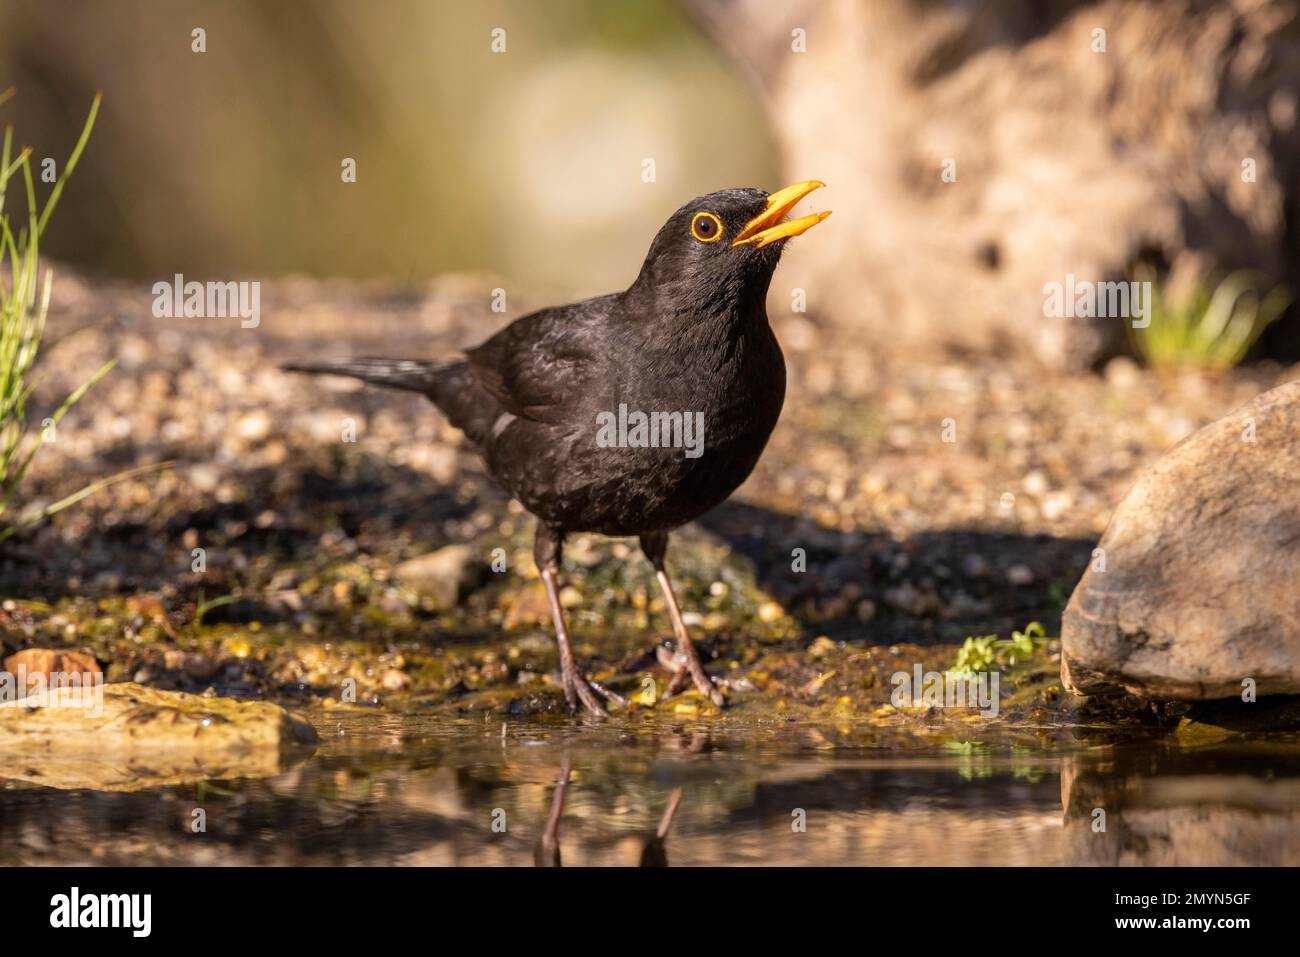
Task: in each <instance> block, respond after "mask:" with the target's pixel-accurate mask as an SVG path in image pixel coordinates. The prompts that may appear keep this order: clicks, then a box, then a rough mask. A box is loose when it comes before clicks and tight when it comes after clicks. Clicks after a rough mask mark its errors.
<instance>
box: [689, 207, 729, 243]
mask: <svg viewBox="0 0 1300 957" xmlns="http://www.w3.org/2000/svg"><path fill="white" fill-rule="evenodd" d="M691 235H692V236H694V237H695V238H696V239H698V240H699V241H700V242H702V243H716V242H717V241H718V240H719V239H721V238H722V220H720V219H718V217H717V216H714V215H713V214H712V213H696V214H695V218H694V219H692V220H691Z"/></svg>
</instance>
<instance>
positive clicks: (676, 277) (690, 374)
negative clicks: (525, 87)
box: [286, 182, 829, 715]
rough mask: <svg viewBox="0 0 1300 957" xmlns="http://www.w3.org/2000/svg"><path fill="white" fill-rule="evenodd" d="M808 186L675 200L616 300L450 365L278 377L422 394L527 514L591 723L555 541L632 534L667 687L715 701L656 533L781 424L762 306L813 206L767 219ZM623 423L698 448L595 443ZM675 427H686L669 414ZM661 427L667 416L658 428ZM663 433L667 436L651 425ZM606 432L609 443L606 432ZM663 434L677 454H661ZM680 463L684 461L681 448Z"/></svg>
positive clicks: (377, 364) (331, 366)
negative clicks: (669, 658)
mask: <svg viewBox="0 0 1300 957" xmlns="http://www.w3.org/2000/svg"><path fill="white" fill-rule="evenodd" d="M820 185H821V184H820V183H816V182H808V183H800V184H797V185H796V186H792V187H788V188H787V189H785V190H781V191H780V192H778V193H775V194H773V195H771V196H769V195H768V194H767V193H764V192H763V191H761V190H757V189H728V190H722V191H720V192H716V193H710V194H708V195H706V196H701V197H699V198H697V199H695V200H693V201H691V202H690V203H687V204H686V205H685V206H683V207H682V208H681V209H679V210H677V212H675V213H673V215H672V216H671V217H670V218H669V220H668V222H667V223H666V224H665V225H664V226H663V228H662V229H660V230H659V233H658V235H656V237H655V239H654V242H653V243H652V244H651V247H650V251H649V253H648V254H647V256H646V259H645V262H644V264H643V266H642V268H641V272H640V274H639V275H638V276H637V278H636V281H635V282H633V283H632V285H631V286H630V287H629V288H628V289H627V290H626V291H624V292H621V293H615V294H611V295H607V296H598V297H596V298H594V299H586V300H583V301H581V302H576V303H572V304H569V305H565V306H557V307H554V308H550V309H543V310H541V311H539V312H535V313H532V314H530V315H527V316H524V317H522V318H520V319H517V320H516V321H514V322H513V323H511V324H510V325H508V326H506V327H505V328H504V329H502V330H501V331H500V332H498V333H497V334H496V335H494V336H492V337H491V338H490V339H488V340H487V341H486V342H484V343H483V344H482V345H479V346H477V347H476V348H473V349H470V350H468V351H467V352H466V353H465V355H464V358H463V359H459V360H455V361H449V362H423V361H419V360H406V359H346V360H339V361H326V362H315V363H298V364H294V365H290V366H286V368H287V369H291V370H295V371H302V372H314V373H334V374H339V375H346V376H353V377H356V378H359V379H362V380H364V381H366V382H371V383H374V384H377V385H384V386H391V387H396V388H401V389H408V390H413V391H416V392H420V393H422V394H424V395H426V396H427V397H428V398H429V399H430V400H431V401H432V402H433V403H434V405H436V406H437V407H438V408H439V409H440V410H442V412H443V413H444V414H445V415H446V416H447V417H448V419H449V420H450V421H451V422H452V423H453V424H454V425H456V426H457V427H458V428H460V429H461V430H462V431H463V432H464V433H465V435H466V437H467V438H468V440H469V441H470V442H471V443H472V444H473V445H474V446H475V447H476V448H477V449H478V451H479V452H480V453H481V454H482V456H483V458H484V460H485V462H486V463H487V466H488V469H489V471H490V472H491V474H492V475H493V476H494V477H495V478H496V480H497V481H498V482H500V483H501V485H502V486H503V487H504V488H505V489H506V490H507V491H509V492H510V494H511V495H513V496H515V497H516V498H517V499H518V500H519V501H520V502H521V503H522V504H523V505H524V507H525V508H527V509H528V511H530V512H531V513H532V514H534V515H535V516H537V519H538V527H537V538H536V545H535V555H536V559H537V564H538V568H539V569H540V570H541V573H542V578H543V581H544V582H545V584H546V587H547V592H548V595H549V596H550V599H551V608H552V614H553V617H554V619H555V625H556V631H557V640H558V642H559V647H560V660H561V668H562V672H563V677H564V687H565V695H566V698H567V700H568V701H569V704H570V707H575V706H576V705H577V703H578V702H581V703H582V704H583V705H584V706H585V707H586V708H587V710H588V711H590V712H592V713H593V714H600V715H604V714H605V708H604V706H603V705H602V703H601V701H600V698H599V697H598V696H597V693H600V694H603V695H604V696H605V697H607V698H610V699H613V700H616V701H617V700H621V699H618V696H617V695H614V694H612V693H611V692H608V691H606V690H605V689H603V688H600V687H599V686H597V685H595V684H594V683H592V682H590V681H588V680H587V679H585V678H584V677H583V676H582V674H581V673H580V672H579V671H578V668H577V666H576V663H575V661H574V659H573V655H572V652H571V650H570V648H569V642H568V635H567V630H566V628H565V625H564V619H563V615H562V613H561V610H560V605H559V599H558V584H557V579H558V571H559V565H560V558H561V548H562V545H563V542H564V538H565V536H566V535H567V534H569V533H572V532H598V533H603V534H606V535H618V536H631V535H635V536H639V538H640V540H641V545H642V548H643V550H644V551H645V553H646V555H647V557H648V558H649V559H650V561H651V562H652V563H653V564H654V566H655V570H656V573H657V576H658V578H659V581H660V584H661V586H662V588H663V591H664V596H665V600H666V602H667V605H668V609H669V613H670V616H671V617H672V620H673V628H674V632H675V633H676V637H677V641H678V655H677V657H676V660H677V661H678V662H679V664H680V665H681V671H679V675H678V677H677V678H676V679H675V680H674V682H673V686H672V688H671V690H672V691H674V692H675V691H677V690H680V689H681V687H682V686H684V684H685V681H686V680H692V681H693V682H694V684H695V685H696V687H697V688H698V689H699V690H700V691H701V693H703V694H705V695H707V696H708V697H710V698H711V699H712V700H714V701H715V702H716V703H718V704H721V703H722V701H723V699H722V695H721V693H720V692H719V690H718V688H717V686H716V685H715V683H714V682H713V680H712V679H710V677H709V676H708V675H707V674H706V673H705V671H704V668H703V666H702V665H701V663H700V660H699V656H698V654H697V653H696V651H695V649H694V646H693V645H692V644H691V641H690V638H689V636H688V635H687V632H686V628H685V626H684V625H683V623H682V620H681V614H680V611H679V610H678V607H677V603H676V600H675V598H674V596H673V593H672V588H671V585H670V583H669V581H668V577H667V573H666V571H665V568H664V552H665V550H666V547H667V542H668V533H669V532H670V531H671V530H672V529H674V528H677V527H679V526H681V525H683V524H685V523H686V522H689V521H691V520H692V519H694V518H697V517H698V516H700V515H702V514H703V513H705V512H707V511H708V510H709V509H711V508H713V507H714V506H715V505H717V504H719V503H720V502H722V501H723V500H724V499H726V498H727V496H729V495H730V494H731V493H732V492H733V491H734V490H735V489H736V488H737V487H738V486H739V485H740V484H741V483H742V482H743V481H744V480H745V478H746V477H747V476H748V475H749V473H750V471H751V470H752V469H753V468H754V465H755V464H756V463H757V461H758V458H759V455H760V454H761V453H762V451H763V447H764V446H765V445H766V443H767V440H768V437H769V436H770V435H771V433H772V430H773V428H774V427H775V426H776V422H777V419H778V417H779V416H780V413H781V406H782V403H783V401H784V397H785V362H784V360H783V358H782V355H781V349H780V346H779V345H778V344H777V341H776V337H775V336H774V335H773V334H772V330H771V327H770V326H769V324H768V319H767V312H766V308H765V300H766V297H767V292H768V286H769V283H770V282H771V279H772V274H773V271H774V270H775V268H776V265H777V261H778V260H779V258H780V255H781V250H782V248H783V247H784V241H785V240H786V239H788V238H789V237H790V236H794V235H798V234H799V233H801V232H803V231H804V230H806V229H808V228H809V227H810V226H812V225H815V223H816V222H819V221H820V220H821V219H823V218H825V216H827V215H829V214H828V213H821V214H815V215H813V216H807V217H803V218H802V219H798V220H793V221H788V222H783V218H784V216H785V214H786V213H787V212H788V211H789V209H790V208H791V207H792V206H793V205H794V204H795V203H796V202H797V201H798V200H799V199H800V198H801V197H802V196H803V195H806V194H807V193H808V192H810V191H811V190H812V189H815V188H816V187H817V186H820ZM620 407H623V408H624V409H625V410H627V411H628V412H629V413H638V412H639V413H642V414H644V415H647V416H649V415H650V414H651V413H661V414H664V416H665V417H664V418H661V419H660V420H659V421H660V422H661V423H664V424H667V423H669V422H670V421H671V418H670V416H669V414H672V413H680V414H681V415H682V416H688V415H689V416H692V422H694V423H696V424H699V423H702V425H703V430H702V436H697V438H700V439H701V441H700V442H699V444H698V447H697V448H694V449H686V448H683V447H682V442H684V441H685V439H686V438H687V437H688V436H687V435H686V434H685V433H683V432H682V430H681V428H680V427H678V428H677V431H675V432H671V434H668V435H666V436H661V442H660V444H659V447H642V446H639V445H635V444H633V443H635V442H637V441H638V440H639V439H642V438H644V437H645V436H641V435H636V434H631V433H630V434H629V435H630V438H631V442H630V443H629V444H627V445H621V446H620V445H610V444H609V443H608V439H609V438H610V437H611V434H612V433H610V432H606V433H604V435H603V438H602V433H601V429H600V426H601V424H602V422H603V423H605V424H608V423H609V422H610V421H611V418H616V417H617V416H618V414H619V410H620ZM682 421H684V420H682ZM673 424H674V425H676V423H673ZM666 431H670V430H667V428H666ZM614 437H615V438H617V435H615V436H614ZM674 441H676V442H677V444H673V442H674ZM688 452H690V453H694V454H688Z"/></svg>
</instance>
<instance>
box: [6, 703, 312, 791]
mask: <svg viewBox="0 0 1300 957" xmlns="http://www.w3.org/2000/svg"><path fill="white" fill-rule="evenodd" d="M315 741H316V732H315V730H314V729H313V728H312V726H311V724H310V723H309V722H308V721H307V720H305V719H304V718H301V717H299V716H298V715H295V714H293V713H291V712H289V711H286V710H285V709H284V708H281V707H280V706H279V705H276V704H272V703H271V702H269V701H241V700H236V699H233V698H206V697H203V696H201V695H192V694H184V693H182V692H179V691H160V690H157V689H155V688H146V687H143V686H142V685H138V684H133V683H129V682H127V683H121V684H100V685H98V687H97V688H95V689H86V688H77V687H62V688H55V689H52V690H49V691H46V690H41V691H37V692H34V693H33V694H31V695H28V696H27V697H25V698H22V699H21V700H17V701H6V702H4V703H0V778H13V779H15V780H18V781H22V782H24V783H27V784H40V785H44V786H46V787H56V788H94V789H96V790H101V791H136V790H140V789H142V788H147V787H157V786H160V785H164V784H178V783H181V782H185V781H197V780H206V779H210V778H227V777H265V776H267V775H271V774H275V773H277V772H278V771H280V770H282V769H283V768H284V767H286V766H287V765H289V764H291V763H292V762H293V760H295V759H297V758H299V757H302V756H303V754H304V753H308V752H309V749H310V746H311V745H312V744H314V742H315Z"/></svg>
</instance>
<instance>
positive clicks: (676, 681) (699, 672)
mask: <svg viewBox="0 0 1300 957" xmlns="http://www.w3.org/2000/svg"><path fill="white" fill-rule="evenodd" d="M655 657H656V658H658V659H659V664H661V665H663V667H665V668H667V669H668V670H669V671H671V672H672V675H673V677H672V680H671V681H669V682H668V690H667V691H666V692H665V693H664V697H665V698H671V697H672V696H673V695H676V694H680V693H681V692H682V691H684V690H685V689H686V686H687V684H689V683H692V682H693V683H694V684H695V690H696V691H698V692H699V693H700V694H702V695H704V697H706V698H708V699H709V700H710V701H712V702H713V703H714V704H715V705H717V706H718V707H719V708H721V707H723V706H724V705H725V704H726V703H727V699H726V698H724V697H723V695H722V689H723V688H726V689H727V690H732V688H733V687H734V685H733V683H732V682H730V681H728V680H727V679H726V678H714V677H711V676H710V675H709V673H708V672H707V671H705V670H704V664H703V663H702V662H701V661H700V655H699V652H697V651H696V650H695V645H694V644H689V645H687V646H686V647H685V648H683V647H682V646H681V645H680V644H679V645H678V646H677V648H675V649H669V648H668V646H667V645H659V646H658V647H656V648H655Z"/></svg>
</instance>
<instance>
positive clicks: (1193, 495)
mask: <svg viewBox="0 0 1300 957" xmlns="http://www.w3.org/2000/svg"><path fill="white" fill-rule="evenodd" d="M1297 436H1300V382H1291V383H1288V384H1287V385H1284V386H1281V387H1279V388H1277V389H1273V390H1272V391H1270V392H1265V393H1264V394H1263V395H1260V396H1257V397H1256V398H1255V399H1253V400H1251V401H1250V402H1248V403H1246V404H1245V405H1244V406H1242V407H1241V408H1239V409H1237V410H1236V411H1235V412H1232V413H1231V414H1229V415H1227V416H1225V417H1224V418H1222V419H1219V420H1218V421H1216V422H1213V423H1211V424H1210V425H1208V426H1206V427H1205V428H1203V429H1201V430H1200V431H1199V432H1197V433H1195V434H1194V435H1191V436H1189V437H1188V438H1187V439H1186V440H1185V441H1183V442H1182V443H1181V444H1179V445H1177V446H1176V447H1175V448H1174V449H1173V450H1171V451H1170V452H1168V453H1166V454H1165V456H1164V457H1163V458H1161V459H1160V460H1159V461H1158V462H1156V464H1155V465H1154V466H1153V467H1152V468H1150V469H1149V470H1148V471H1147V472H1146V473H1145V474H1144V475H1142V477H1141V478H1139V480H1138V482H1137V484H1136V485H1134V486H1133V489H1132V490H1131V491H1130V492H1129V494H1128V496H1127V497H1126V498H1125V499H1124V500H1123V501H1122V502H1121V503H1120V505H1119V507H1118V508H1117V509H1116V510H1115V514H1114V516H1113V517H1112V518H1111V521H1110V525H1109V526H1108V527H1107V528H1106V532H1105V534H1104V535H1103V536H1102V539H1101V543H1100V548H1101V549H1102V552H1101V554H1100V555H1098V557H1096V558H1094V559H1093V561H1092V562H1091V563H1090V565H1089V569H1088V571H1087V572H1086V573H1085V574H1084V576H1083V579H1082V581H1080V582H1079V585H1078V587H1077V588H1075V590H1074V594H1073V596H1071V598H1070V603H1069V605H1068V606H1067V608H1066V610H1065V615H1064V621H1063V624H1062V632H1061V642H1062V656H1061V662H1062V665H1061V677H1062V679H1063V681H1064V682H1065V684H1066V686H1067V687H1069V688H1070V689H1071V690H1073V691H1076V692H1078V693H1084V694H1089V693H1095V692H1103V691H1109V690H1115V689H1117V688H1124V689H1126V690H1128V691H1130V692H1132V693H1134V694H1139V695H1143V696H1145V697H1151V698H1176V699H1183V700H1204V699H1211V698H1227V697H1234V696H1235V697H1239V696H1240V695H1241V693H1242V688H1243V684H1242V682H1243V681H1244V680H1245V679H1248V678H1249V679H1253V681H1254V683H1255V691H1256V693H1257V694H1258V695H1260V696H1263V695H1271V694H1300V586H1298V585H1297V583H1300V486H1298V485H1297V484H1296V477H1297V476H1300V442H1297ZM1103 557H1104V561H1105V565H1104V568H1105V570H1104V571H1102V570H1100V569H1101V567H1102V566H1101V564H1100V561H1101V559H1102V558H1103Z"/></svg>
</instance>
